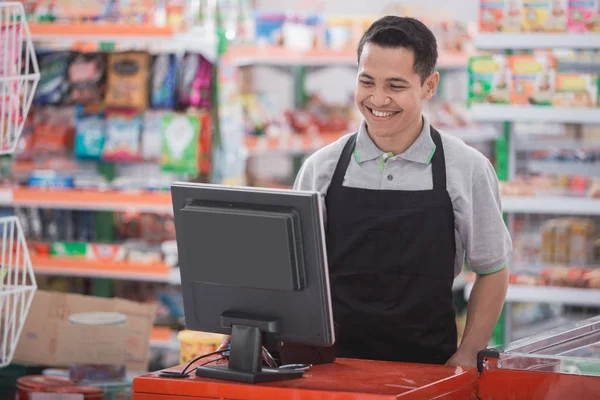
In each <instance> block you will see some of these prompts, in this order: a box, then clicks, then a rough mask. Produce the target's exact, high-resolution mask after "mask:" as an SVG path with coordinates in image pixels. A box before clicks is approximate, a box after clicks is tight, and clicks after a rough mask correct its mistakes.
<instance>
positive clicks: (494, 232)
mask: <svg viewBox="0 0 600 400" xmlns="http://www.w3.org/2000/svg"><path fill="white" fill-rule="evenodd" d="M485 163H486V165H484V166H483V168H478V169H476V170H475V171H474V175H473V185H472V191H471V196H470V197H471V198H470V199H469V198H466V199H463V200H464V201H465V202H464V207H465V208H466V209H464V210H462V212H461V213H460V214H461V218H460V219H459V220H458V221H457V225H458V226H457V228H458V232H459V235H460V238H461V241H462V243H463V246H464V250H465V253H466V259H467V262H468V264H469V267H470V269H471V270H472V271H473V272H475V273H476V274H478V275H487V274H493V273H495V272H498V271H500V270H502V269H504V268H506V267H507V265H508V262H509V258H510V254H511V252H512V240H511V238H510V233H509V232H508V228H507V227H506V224H505V222H504V219H503V217H502V204H501V197H500V189H499V185H498V178H497V176H496V171H495V170H494V167H493V166H492V164H491V163H490V162H489V160H487V159H486V160H485Z"/></svg>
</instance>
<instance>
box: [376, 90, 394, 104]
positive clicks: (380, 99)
mask: <svg viewBox="0 0 600 400" xmlns="http://www.w3.org/2000/svg"><path fill="white" fill-rule="evenodd" d="M391 101H392V99H390V98H389V97H388V96H387V95H386V94H385V93H384V92H383V91H380V90H378V91H376V92H375V93H373V94H372V95H371V103H373V105H374V106H376V107H385V106H387V105H389V104H390V103H391Z"/></svg>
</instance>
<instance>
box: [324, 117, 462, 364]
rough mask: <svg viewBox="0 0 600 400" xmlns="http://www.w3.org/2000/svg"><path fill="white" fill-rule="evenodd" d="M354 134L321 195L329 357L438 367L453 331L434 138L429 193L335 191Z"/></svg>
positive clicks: (440, 163)
mask: <svg viewBox="0 0 600 400" xmlns="http://www.w3.org/2000/svg"><path fill="white" fill-rule="evenodd" d="M356 136H357V135H356V134H354V135H352V136H351V137H350V139H349V140H348V143H347V144H346V146H345V147H344V150H343V152H342V155H341V156H340V159H339V161H338V164H337V167H336V169H335V173H334V174H333V178H332V181H331V185H330V187H329V190H328V191H327V195H326V197H325V202H326V206H327V251H328V258H329V275H330V284H331V296H332V302H333V315H334V319H335V322H336V324H337V325H338V335H337V338H336V347H337V356H338V357H344V358H360V359H371V360H386V361H402V362H419V363H429V364H444V363H445V362H446V361H447V360H448V359H449V358H450V357H451V356H452V355H453V354H454V352H455V351H456V347H457V332H456V320H455V314H454V306H453V297H452V283H453V281H454V258H455V241H454V212H453V208H452V201H451V199H450V195H449V194H448V192H447V190H446V163H445V160H444V148H443V146H442V141H441V138H440V134H439V133H438V132H437V131H436V130H435V129H434V128H433V127H432V128H431V137H432V138H433V142H434V143H435V145H436V151H435V154H434V156H433V159H432V164H431V165H432V172H433V189H432V190H419V191H404V190H370V189H358V188H350V187H345V186H343V182H344V176H345V173H346V170H347V168H348V164H349V163H350V160H351V158H352V153H353V150H354V146H355V144H356ZM394 178H395V179H402V177H401V176H398V177H394Z"/></svg>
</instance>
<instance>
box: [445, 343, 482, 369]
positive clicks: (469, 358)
mask: <svg viewBox="0 0 600 400" xmlns="http://www.w3.org/2000/svg"><path fill="white" fill-rule="evenodd" d="M446 365H450V366H452V367H473V368H474V367H476V366H477V352H476V351H467V350H464V349H460V348H459V349H458V350H457V352H456V353H454V355H453V356H452V357H450V359H449V360H448V361H447V362H446Z"/></svg>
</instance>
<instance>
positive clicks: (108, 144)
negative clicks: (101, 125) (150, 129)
mask: <svg viewBox="0 0 600 400" xmlns="http://www.w3.org/2000/svg"><path fill="white" fill-rule="evenodd" d="M106 116H107V119H106V141H105V143H104V149H103V150H102V159H103V160H110V161H125V162H127V161H129V162H130V161H138V160H140V158H141V135H142V116H141V115H140V114H139V113H138V112H137V111H135V110H117V109H110V110H107V112H106Z"/></svg>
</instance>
